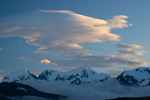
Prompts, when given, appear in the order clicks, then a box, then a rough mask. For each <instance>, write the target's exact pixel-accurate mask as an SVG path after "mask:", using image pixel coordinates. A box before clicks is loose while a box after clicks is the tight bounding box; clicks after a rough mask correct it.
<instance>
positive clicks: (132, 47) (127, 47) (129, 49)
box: [117, 43, 146, 57]
mask: <svg viewBox="0 0 150 100" xmlns="http://www.w3.org/2000/svg"><path fill="white" fill-rule="evenodd" d="M117 46H118V48H121V49H123V50H119V55H123V56H125V57H130V55H138V56H143V55H144V54H145V53H146V52H145V51H143V50H137V49H142V48H143V47H142V46H140V45H136V44H125V43H121V44H117Z"/></svg>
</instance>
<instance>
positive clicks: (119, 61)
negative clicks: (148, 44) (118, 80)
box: [51, 55, 147, 68]
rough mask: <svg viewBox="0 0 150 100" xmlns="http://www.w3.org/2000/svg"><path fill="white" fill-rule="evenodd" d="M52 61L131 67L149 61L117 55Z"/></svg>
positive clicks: (62, 64)
mask: <svg viewBox="0 0 150 100" xmlns="http://www.w3.org/2000/svg"><path fill="white" fill-rule="evenodd" d="M51 61H52V62H54V63H57V64H58V66H65V67H79V66H84V65H90V66H94V67H98V68H101V67H104V68H106V67H120V66H130V67H139V66H146V65H147V62H144V61H141V60H138V59H130V58H123V57H117V56H114V55H112V56H82V57H75V58H72V59H69V60H56V59H51Z"/></svg>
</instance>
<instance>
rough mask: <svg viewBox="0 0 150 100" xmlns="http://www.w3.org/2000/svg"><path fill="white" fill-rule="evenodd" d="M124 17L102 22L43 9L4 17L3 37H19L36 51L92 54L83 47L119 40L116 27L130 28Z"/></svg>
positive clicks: (75, 14)
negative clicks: (115, 31) (83, 45)
mask: <svg viewBox="0 0 150 100" xmlns="http://www.w3.org/2000/svg"><path fill="white" fill-rule="evenodd" d="M126 18H128V17H127V16H125V15H119V16H115V17H114V18H113V19H109V20H102V19H97V18H92V17H88V16H85V15H81V14H77V13H75V12H72V11H68V10H40V11H36V12H30V13H25V14H20V15H16V16H12V17H9V18H5V19H3V20H2V21H0V22H1V23H2V24H1V25H2V26H1V30H2V31H1V32H0V37H1V38H8V37H20V38H24V39H26V42H27V43H30V44H32V45H35V46H37V47H39V48H38V49H37V50H36V52H46V53H55V54H66V55H69V56H75V55H92V54H91V53H90V52H89V51H88V50H85V49H84V48H83V47H82V46H81V45H80V44H82V43H97V42H103V41H118V40H119V37H120V36H118V35H116V34H114V33H111V32H110V31H111V29H113V28H124V27H128V26H129V25H128V24H127V21H126V20H125V19H126Z"/></svg>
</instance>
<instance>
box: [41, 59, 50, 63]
mask: <svg viewBox="0 0 150 100" xmlns="http://www.w3.org/2000/svg"><path fill="white" fill-rule="evenodd" d="M40 63H42V64H50V63H51V61H50V60H48V59H42V60H41V61H40Z"/></svg>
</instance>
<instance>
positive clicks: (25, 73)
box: [2, 66, 110, 85]
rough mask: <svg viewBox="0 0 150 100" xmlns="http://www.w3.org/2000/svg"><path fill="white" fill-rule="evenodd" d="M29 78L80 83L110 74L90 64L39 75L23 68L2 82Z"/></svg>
mask: <svg viewBox="0 0 150 100" xmlns="http://www.w3.org/2000/svg"><path fill="white" fill-rule="evenodd" d="M29 79H32V80H34V79H38V80H47V81H50V80H53V81H62V82H66V83H69V84H77V85H79V84H81V83H90V82H103V81H105V80H108V79H110V76H108V75H107V74H104V73H97V72H96V71H94V70H92V68H91V67H90V66H83V67H79V68H76V69H73V70H70V71H67V72H60V71H54V70H46V71H44V72H42V73H41V74H40V75H39V76H38V77H36V76H35V75H33V74H31V73H30V72H29V70H21V71H17V72H13V73H11V74H9V75H6V76H4V78H3V80H2V82H17V81H18V82H21V81H24V80H29Z"/></svg>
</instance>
